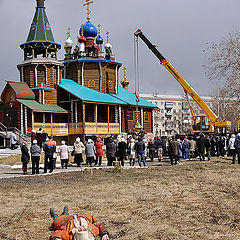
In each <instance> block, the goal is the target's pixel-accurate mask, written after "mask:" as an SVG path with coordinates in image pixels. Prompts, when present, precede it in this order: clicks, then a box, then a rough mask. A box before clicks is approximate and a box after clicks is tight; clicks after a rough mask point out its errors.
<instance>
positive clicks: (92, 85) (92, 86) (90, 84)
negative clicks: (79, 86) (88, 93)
mask: <svg viewBox="0 0 240 240" xmlns="http://www.w3.org/2000/svg"><path fill="white" fill-rule="evenodd" d="M88 87H90V88H94V87H95V81H94V80H89V81H88Z"/></svg>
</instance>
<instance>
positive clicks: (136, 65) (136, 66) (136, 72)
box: [134, 36, 140, 103]
mask: <svg viewBox="0 0 240 240" xmlns="http://www.w3.org/2000/svg"><path fill="white" fill-rule="evenodd" d="M134 75H135V84H134V85H135V95H136V98H137V99H136V101H137V103H138V102H139V101H140V99H139V90H140V81H139V51H138V37H137V36H134Z"/></svg>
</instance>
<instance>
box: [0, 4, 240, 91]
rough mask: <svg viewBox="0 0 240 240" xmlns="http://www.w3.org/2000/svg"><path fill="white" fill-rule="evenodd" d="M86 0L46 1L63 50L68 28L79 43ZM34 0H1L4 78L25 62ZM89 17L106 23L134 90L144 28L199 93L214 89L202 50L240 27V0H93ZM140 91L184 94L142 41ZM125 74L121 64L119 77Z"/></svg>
mask: <svg viewBox="0 0 240 240" xmlns="http://www.w3.org/2000/svg"><path fill="white" fill-rule="evenodd" d="M84 2H85V0H46V1H45V6H46V13H47V16H48V19H49V22H50V24H51V27H52V31H53V35H54V38H55V41H56V42H57V43H60V44H62V49H61V51H60V54H59V57H60V58H63V55H64V48H63V46H64V42H65V39H66V31H67V27H68V26H70V27H71V38H72V40H73V41H74V43H76V37H77V35H78V34H79V33H78V32H79V28H80V26H81V24H82V23H85V22H86V9H85V8H84V7H83V6H82V5H83V3H84ZM35 6H36V1H35V0H11V1H10V0H0V9H1V14H0V26H1V38H0V46H1V54H0V56H1V58H0V70H1V74H0V83H1V88H0V91H2V89H3V87H4V86H5V83H4V82H5V80H14V81H19V73H18V70H17V69H16V65H17V64H19V63H20V62H21V61H23V51H22V50H21V49H20V47H19V45H20V44H22V43H24V42H25V41H26V39H27V35H28V32H29V28H30V25H31V23H32V20H33V16H34V13H35ZM90 8H91V15H90V16H91V20H90V21H91V22H92V23H93V24H95V25H96V26H97V25H98V24H99V23H100V24H101V25H102V29H101V35H102V37H103V38H104V40H105V39H106V34H105V33H106V32H107V31H108V32H110V43H111V44H112V46H113V52H114V54H115V56H116V61H118V62H121V63H122V64H123V66H125V67H126V68H127V78H128V79H129V80H130V84H131V85H130V90H132V91H134V78H135V77H134V60H133V59H134V57H133V56H134V51H133V34H134V32H135V31H136V30H137V29H138V28H140V29H141V30H142V31H143V33H144V34H145V36H146V37H147V38H148V39H149V40H150V41H151V42H152V43H153V44H156V45H158V49H159V51H160V52H161V53H162V54H163V56H164V57H165V58H166V59H168V60H169V61H170V62H171V63H172V64H173V66H174V67H175V68H176V69H177V70H178V72H179V73H180V74H181V75H182V76H183V77H184V78H185V79H186V80H187V81H188V82H189V83H190V85H192V86H193V87H194V88H195V90H196V91H197V92H198V93H199V94H201V95H207V94H210V93H211V91H212V90H211V89H212V88H213V86H212V85H211V84H210V83H209V81H208V79H207V78H206V76H205V74H204V69H203V67H202V65H203V64H204V58H205V56H204V53H203V50H204V49H205V48H206V47H207V43H211V42H217V41H220V40H221V39H223V38H224V37H226V36H227V35H228V33H229V32H233V31H239V9H240V1H239V0H121V1H118V0H94V4H92V5H91V7H90ZM139 61H140V72H139V75H140V92H141V93H153V92H155V93H156V92H157V93H159V94H182V92H183V91H182V88H181V87H180V85H179V84H178V83H177V82H176V80H175V79H174V78H173V77H172V76H171V75H170V74H169V73H168V72H167V70H166V69H165V68H164V67H163V66H161V65H160V64H159V61H158V60H157V59H156V57H155V56H154V55H153V54H152V53H151V52H150V50H149V49H147V47H146V45H144V44H143V43H142V41H141V40H140V44H139ZM122 77H123V67H122V68H121V71H120V80H121V79H122Z"/></svg>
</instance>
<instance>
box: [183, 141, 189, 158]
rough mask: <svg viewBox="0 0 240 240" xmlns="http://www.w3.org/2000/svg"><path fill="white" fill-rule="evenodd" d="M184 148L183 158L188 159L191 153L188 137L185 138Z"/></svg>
mask: <svg viewBox="0 0 240 240" xmlns="http://www.w3.org/2000/svg"><path fill="white" fill-rule="evenodd" d="M182 150H183V159H184V160H187V159H188V154H189V142H188V140H187V139H186V138H184V141H183V144H182Z"/></svg>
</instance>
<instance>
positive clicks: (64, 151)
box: [58, 141, 70, 169]
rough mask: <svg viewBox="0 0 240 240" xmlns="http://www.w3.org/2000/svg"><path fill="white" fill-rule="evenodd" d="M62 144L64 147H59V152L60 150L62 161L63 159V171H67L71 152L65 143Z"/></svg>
mask: <svg viewBox="0 0 240 240" xmlns="http://www.w3.org/2000/svg"><path fill="white" fill-rule="evenodd" d="M61 144H62V145H61V146H60V147H59V150H58V151H59V154H60V159H61V166H62V169H63V168H65V169H67V166H68V161H69V152H70V151H69V148H68V146H67V145H66V142H65V141H62V142H61Z"/></svg>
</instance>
